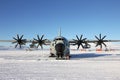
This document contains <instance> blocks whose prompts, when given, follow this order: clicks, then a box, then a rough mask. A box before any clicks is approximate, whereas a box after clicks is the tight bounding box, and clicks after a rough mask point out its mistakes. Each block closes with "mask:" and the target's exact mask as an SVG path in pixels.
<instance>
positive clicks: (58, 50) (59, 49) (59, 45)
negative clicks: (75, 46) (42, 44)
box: [55, 43, 65, 53]
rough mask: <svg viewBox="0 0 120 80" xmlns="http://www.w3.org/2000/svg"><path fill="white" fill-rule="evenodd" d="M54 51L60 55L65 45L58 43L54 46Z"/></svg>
mask: <svg viewBox="0 0 120 80" xmlns="http://www.w3.org/2000/svg"><path fill="white" fill-rule="evenodd" d="M55 50H56V51H57V52H60V53H62V52H63V51H64V50H65V45H64V44H63V43H58V44H56V46H55Z"/></svg>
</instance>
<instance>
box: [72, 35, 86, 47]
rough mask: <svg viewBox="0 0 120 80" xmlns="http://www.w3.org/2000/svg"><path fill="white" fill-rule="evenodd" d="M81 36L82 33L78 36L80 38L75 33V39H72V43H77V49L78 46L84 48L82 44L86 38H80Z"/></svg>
mask: <svg viewBox="0 0 120 80" xmlns="http://www.w3.org/2000/svg"><path fill="white" fill-rule="evenodd" d="M82 37H83V35H81V36H80V38H79V37H78V35H76V38H77V40H76V39H73V40H74V41H75V44H74V45H78V48H77V49H79V47H80V46H81V47H82V48H84V45H83V44H85V45H86V44H87V43H86V39H87V38H83V39H82Z"/></svg>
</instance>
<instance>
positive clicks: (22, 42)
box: [12, 34, 26, 48]
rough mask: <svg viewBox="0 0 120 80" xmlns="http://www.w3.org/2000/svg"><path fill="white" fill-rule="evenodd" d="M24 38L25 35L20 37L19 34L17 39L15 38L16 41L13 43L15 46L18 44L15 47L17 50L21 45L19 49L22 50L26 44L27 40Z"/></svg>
mask: <svg viewBox="0 0 120 80" xmlns="http://www.w3.org/2000/svg"><path fill="white" fill-rule="evenodd" d="M22 38H23V35H22V36H19V35H18V34H17V37H16V38H15V37H13V39H14V40H15V41H14V42H12V43H13V44H15V43H17V44H16V45H15V48H16V47H17V46H18V45H19V47H20V48H21V45H25V43H26V39H22Z"/></svg>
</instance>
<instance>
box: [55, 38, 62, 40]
mask: <svg viewBox="0 0 120 80" xmlns="http://www.w3.org/2000/svg"><path fill="white" fill-rule="evenodd" d="M55 40H64V39H63V38H56V39H55Z"/></svg>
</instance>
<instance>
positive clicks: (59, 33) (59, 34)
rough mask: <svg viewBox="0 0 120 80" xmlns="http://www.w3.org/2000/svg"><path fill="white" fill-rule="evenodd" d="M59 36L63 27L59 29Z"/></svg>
mask: <svg viewBox="0 0 120 80" xmlns="http://www.w3.org/2000/svg"><path fill="white" fill-rule="evenodd" d="M58 36H61V28H60V29H59V32H58Z"/></svg>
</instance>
